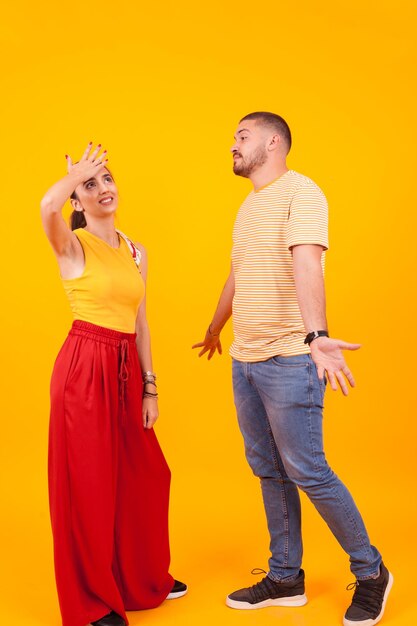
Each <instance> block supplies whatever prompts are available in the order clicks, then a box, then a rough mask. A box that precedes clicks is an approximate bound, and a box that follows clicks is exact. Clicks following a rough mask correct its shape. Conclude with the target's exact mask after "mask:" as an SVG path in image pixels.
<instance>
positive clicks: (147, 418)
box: [142, 398, 159, 429]
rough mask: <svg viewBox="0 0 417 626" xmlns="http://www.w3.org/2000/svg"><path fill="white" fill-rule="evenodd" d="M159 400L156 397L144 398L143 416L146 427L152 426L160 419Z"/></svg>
mask: <svg viewBox="0 0 417 626" xmlns="http://www.w3.org/2000/svg"><path fill="white" fill-rule="evenodd" d="M158 415H159V412H158V400H157V399H156V398H143V399H142V418H143V426H144V428H148V429H150V428H152V427H153V425H154V424H155V422H156V420H157V419H158Z"/></svg>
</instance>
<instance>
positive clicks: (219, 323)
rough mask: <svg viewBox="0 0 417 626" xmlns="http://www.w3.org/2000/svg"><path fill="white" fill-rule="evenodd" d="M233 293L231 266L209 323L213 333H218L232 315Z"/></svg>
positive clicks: (233, 284)
mask: <svg viewBox="0 0 417 626" xmlns="http://www.w3.org/2000/svg"><path fill="white" fill-rule="evenodd" d="M234 295H235V276H234V273H233V268H231V270H230V274H229V277H228V279H227V281H226V283H225V285H224V287H223V291H222V293H221V296H220V299H219V302H218V304H217V308H216V311H215V313H214V315H213V319H212V322H211V324H210V330H211V332H212V333H213V334H215V335H219V334H220V332H221V331H222V329H223V327H224V325H225V324H226V322H227V320H228V319H229V318H230V317H231V315H232V306H233V296H234Z"/></svg>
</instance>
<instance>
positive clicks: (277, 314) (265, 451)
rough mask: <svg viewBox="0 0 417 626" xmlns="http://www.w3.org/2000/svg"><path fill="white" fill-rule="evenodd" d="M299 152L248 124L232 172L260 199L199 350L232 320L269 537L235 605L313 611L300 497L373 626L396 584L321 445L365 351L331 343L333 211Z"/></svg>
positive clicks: (266, 117)
mask: <svg viewBox="0 0 417 626" xmlns="http://www.w3.org/2000/svg"><path fill="white" fill-rule="evenodd" d="M290 147H291V133H290V129H289V128H288V125H287V123H286V122H285V120H284V119H282V117H280V116H278V115H275V114H273V113H266V112H258V113H251V114H250V115H247V116H246V117H244V118H243V119H242V120H241V121H240V123H239V126H238V129H237V133H236V135H235V143H234V145H233V147H232V149H231V151H232V154H233V162H234V165H233V171H234V173H235V174H237V175H238V176H244V177H246V178H249V179H250V180H251V182H252V184H253V186H254V191H252V192H251V193H250V194H249V195H248V197H247V198H246V200H245V201H244V202H243V204H242V206H241V208H240V210H239V213H238V215H237V219H236V223H235V227H234V231H233V251H232V267H231V271H230V275H229V277H228V279H227V281H226V284H225V286H224V289H223V291H222V294H221V297H220V300H219V303H218V306H217V309H216V312H215V314H214V317H213V319H212V322H211V323H210V325H209V327H208V330H207V333H206V336H205V339H204V341H202V342H201V343H198V344H195V345H194V346H193V348H197V347H202V350H201V351H200V353H199V356H202V355H203V354H205V353H207V352H208V358H209V359H211V357H212V356H213V355H214V353H215V352H216V350H218V352H219V353H220V354H221V352H222V349H221V343H220V333H221V330H222V328H223V326H224V325H225V323H226V322H227V320H228V319H229V317H230V316H231V315H232V312H233V327H234V342H233V345H232V347H231V349H230V354H231V356H232V357H233V389H234V398H235V404H236V409H237V415H238V420H239V426H240V429H241V431H242V434H243V437H244V441H245V450H246V457H247V460H248V462H249V464H250V466H251V468H252V470H253V472H254V474H255V475H256V476H258V477H259V478H260V481H261V487H262V495H263V501H264V506H265V512H266V516H267V522H268V528H269V533H270V538H271V544H270V547H271V558H270V560H269V572H268V574H267V576H265V578H264V579H263V580H261V581H260V582H259V583H257V584H256V585H253V586H252V587H249V588H244V589H240V590H238V591H235V592H234V593H232V594H230V595H229V596H228V597H227V600H226V603H227V605H228V606H230V607H232V608H236V609H256V608H263V607H266V606H301V605H303V604H305V603H306V602H307V598H306V596H305V592H304V572H303V570H302V569H301V558H302V539H301V515H300V499H299V494H298V488H299V489H302V490H303V491H304V492H305V493H306V494H307V496H308V497H309V498H310V500H311V501H312V502H313V504H314V506H315V507H316V508H317V510H318V512H319V513H320V515H321V516H322V517H323V519H324V520H325V521H326V522H327V524H328V525H329V527H330V529H331V531H332V532H333V534H334V535H335V537H336V539H337V540H338V541H339V543H340V545H341V546H342V548H343V549H344V550H345V551H346V552H347V553H348V554H349V556H350V562H351V570H352V572H353V574H354V575H355V576H356V583H355V592H354V595H353V599H352V604H351V605H350V607H349V608H348V610H347V611H346V614H345V616H344V619H343V624H344V626H365V625H366V626H370V625H372V624H376V623H377V622H379V620H380V619H381V618H382V615H383V612H384V608H385V602H386V599H387V596H388V593H389V591H390V589H391V586H392V583H393V577H392V575H391V574H390V573H389V572H388V570H387V568H386V567H385V565H384V564H383V562H382V558H381V555H380V553H379V552H378V550H377V549H376V548H375V547H374V546H372V545H371V544H370V541H369V538H368V534H367V532H366V529H365V526H364V523H363V521H362V518H361V516H360V513H359V511H358V509H357V508H356V505H355V503H354V501H353V499H352V497H351V495H350V493H349V492H348V490H347V489H346V487H345V486H344V485H343V483H342V482H341V481H340V480H339V478H338V477H337V476H336V474H335V473H334V472H333V471H332V470H331V468H330V467H329V465H328V464H327V461H326V459H325V455H324V452H323V441H322V409H323V397H324V392H325V386H326V382H327V380H328V381H329V383H330V386H331V387H332V389H333V390H337V389H338V387H340V389H341V390H342V392H343V394H345V395H346V394H347V393H348V387H347V382H348V383H349V384H350V386H352V387H353V386H354V384H355V382H354V378H353V376H352V374H351V372H350V370H349V368H348V367H347V365H346V363H345V360H344V357H343V354H342V350H357V349H358V348H359V347H360V346H359V345H358V344H349V343H346V342H344V341H340V340H338V339H333V338H330V337H329V334H328V331H327V321H326V311H325V290H324V279H323V268H324V251H325V250H327V248H328V240H327V202H326V198H325V196H324V194H323V193H322V191H321V190H320V189H319V187H318V186H317V185H316V184H315V183H314V182H313V181H312V180H310V179H309V178H307V177H305V176H303V175H301V174H299V173H297V172H295V171H293V170H289V169H288V167H287V164H286V157H287V154H288V152H289V150H290ZM326 379H327V380H326Z"/></svg>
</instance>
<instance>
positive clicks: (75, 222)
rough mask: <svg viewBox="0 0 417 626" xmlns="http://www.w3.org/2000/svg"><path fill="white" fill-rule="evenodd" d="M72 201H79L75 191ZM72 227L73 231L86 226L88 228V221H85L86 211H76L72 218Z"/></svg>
mask: <svg viewBox="0 0 417 626" xmlns="http://www.w3.org/2000/svg"><path fill="white" fill-rule="evenodd" d="M71 199H72V200H78V197H77V194H76V193H75V191H73V192H72V194H71ZM70 226H71V230H75V229H76V228H84V227H85V226H87V220H86V219H85V215H84V211H76V210H75V209H74V211H73V212H72V213H71V216H70Z"/></svg>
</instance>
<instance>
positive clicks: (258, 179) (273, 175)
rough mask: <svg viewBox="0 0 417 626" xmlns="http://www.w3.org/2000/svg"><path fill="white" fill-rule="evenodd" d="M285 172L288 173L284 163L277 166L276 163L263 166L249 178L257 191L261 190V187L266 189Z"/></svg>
mask: <svg viewBox="0 0 417 626" xmlns="http://www.w3.org/2000/svg"><path fill="white" fill-rule="evenodd" d="M286 172H288V167H287V164H286V163H285V162H284V163H279V164H278V165H277V164H276V163H273V164H271V165H268V164H265V165H264V166H262V167H261V168H260V169H259V170H256V171H255V172H253V173H252V174H251V175H250V176H249V178H250V180H251V182H252V184H253V187H254V189H255V191H258V190H259V189H262V187H266V186H267V185H269V184H270V183H272V182H274V180H277V178H281V176H282V175H283V174H285V173H286Z"/></svg>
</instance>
